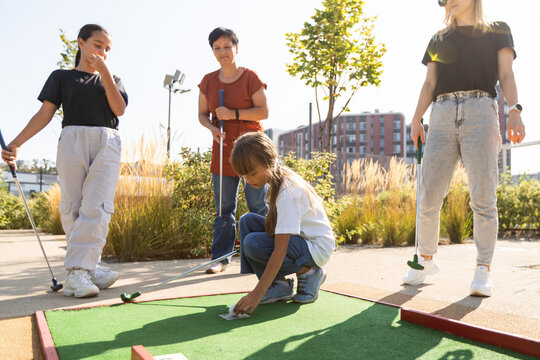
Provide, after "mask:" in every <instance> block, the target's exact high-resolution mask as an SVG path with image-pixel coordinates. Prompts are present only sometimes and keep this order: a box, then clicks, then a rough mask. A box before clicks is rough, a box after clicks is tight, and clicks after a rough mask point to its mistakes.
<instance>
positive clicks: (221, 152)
mask: <svg viewBox="0 0 540 360" xmlns="http://www.w3.org/2000/svg"><path fill="white" fill-rule="evenodd" d="M224 93H225V91H224V90H223V89H220V90H219V106H223V95H224ZM219 130H220V132H221V137H220V138H219V216H221V201H222V199H223V195H222V194H221V190H223V120H221V119H219Z"/></svg>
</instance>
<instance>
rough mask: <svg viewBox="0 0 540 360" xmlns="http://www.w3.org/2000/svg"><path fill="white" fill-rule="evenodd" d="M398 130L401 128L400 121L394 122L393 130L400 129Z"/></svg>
mask: <svg viewBox="0 0 540 360" xmlns="http://www.w3.org/2000/svg"><path fill="white" fill-rule="evenodd" d="M400 128H401V121H399V120H394V129H395V130H397V129H400Z"/></svg>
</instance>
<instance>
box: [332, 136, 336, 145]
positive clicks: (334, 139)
mask: <svg viewBox="0 0 540 360" xmlns="http://www.w3.org/2000/svg"><path fill="white" fill-rule="evenodd" d="M332 145H336V136H335V135H334V136H332Z"/></svg>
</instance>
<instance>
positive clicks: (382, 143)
mask: <svg viewBox="0 0 540 360" xmlns="http://www.w3.org/2000/svg"><path fill="white" fill-rule="evenodd" d="M379 146H380V147H381V148H383V147H384V139H381V141H380V142H379Z"/></svg>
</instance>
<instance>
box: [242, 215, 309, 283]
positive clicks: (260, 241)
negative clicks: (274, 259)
mask: <svg viewBox="0 0 540 360" xmlns="http://www.w3.org/2000/svg"><path fill="white" fill-rule="evenodd" d="M265 219H266V217H264V216H262V215H259V214H253V213H247V214H244V215H243V216H242V217H241V218H240V221H239V227H240V273H242V274H252V273H254V274H256V275H257V277H258V278H259V279H260V278H261V276H262V275H263V273H264V270H265V269H266V264H267V263H268V260H269V259H270V255H272V252H273V251H274V239H273V238H271V237H270V236H268V234H267V233H266V231H265V227H264V222H265ZM303 266H309V267H314V268H317V267H318V266H317V264H315V261H314V260H313V258H312V257H311V253H310V252H309V248H308V245H307V242H306V240H305V239H304V238H302V237H300V236H298V235H291V237H290V238H289V246H288V247H287V255H285V259H283V264H282V265H281V268H280V269H279V272H278V274H277V275H276V279H280V278H282V277H284V276H285V275H289V274H293V273H297V272H299V271H300V270H301V269H302V267H303Z"/></svg>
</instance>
